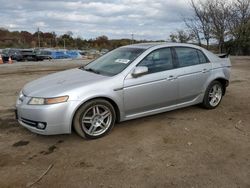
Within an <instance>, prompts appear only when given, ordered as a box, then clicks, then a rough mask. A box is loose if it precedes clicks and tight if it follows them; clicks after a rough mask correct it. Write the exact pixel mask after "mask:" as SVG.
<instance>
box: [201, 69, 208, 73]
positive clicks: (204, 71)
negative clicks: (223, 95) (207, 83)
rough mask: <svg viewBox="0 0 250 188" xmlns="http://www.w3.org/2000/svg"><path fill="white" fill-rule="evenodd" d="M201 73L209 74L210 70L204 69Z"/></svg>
mask: <svg viewBox="0 0 250 188" xmlns="http://www.w3.org/2000/svg"><path fill="white" fill-rule="evenodd" d="M201 72H202V73H206V72H209V69H203V70H202V71H201Z"/></svg>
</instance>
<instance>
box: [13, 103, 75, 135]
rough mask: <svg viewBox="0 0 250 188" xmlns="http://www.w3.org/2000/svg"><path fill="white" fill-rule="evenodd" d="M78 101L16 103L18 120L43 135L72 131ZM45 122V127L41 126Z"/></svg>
mask: <svg viewBox="0 0 250 188" xmlns="http://www.w3.org/2000/svg"><path fill="white" fill-rule="evenodd" d="M77 104H78V101H68V102H65V103H58V104H52V105H27V104H22V103H21V104H18V103H17V104H16V116H17V120H18V122H19V123H20V124H21V125H22V126H23V127H25V128H27V129H29V130H30V131H32V132H34V133H38V134H42V135H54V134H69V133H71V124H72V117H73V114H74V109H75V108H76V106H77ZM38 123H43V124H44V125H45V127H44V128H39V127H38Z"/></svg>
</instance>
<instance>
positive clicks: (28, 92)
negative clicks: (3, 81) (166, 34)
mask: <svg viewBox="0 0 250 188" xmlns="http://www.w3.org/2000/svg"><path fill="white" fill-rule="evenodd" d="M230 67H231V64H230V60H229V59H228V58H220V57H218V56H216V55H214V54H213V53H211V52H209V51H207V50H205V49H203V48H201V47H198V46H195V45H190V44H178V43H144V44H134V45H129V46H124V47H120V48H117V49H115V50H113V51H111V52H109V53H107V54H105V55H103V56H101V57H100V58H98V59H96V60H94V61H92V62H91V63H89V64H88V65H86V66H83V67H80V68H75V69H71V70H66V71H63V72H59V73H55V74H51V75H48V76H45V77H42V78H40V79H37V80H35V81H32V82H30V83H28V84H27V85H25V86H24V87H23V89H22V90H21V92H20V94H19V97H18V99H17V102H16V109H17V110H16V115H17V119H18V122H19V123H20V124H21V125H22V126H24V127H26V128H27V129H29V130H30V131H32V132H35V133H38V134H44V135H51V134H65V133H71V131H72V129H73V128H74V129H75V131H76V132H77V133H78V134H79V135H80V136H81V137H84V138H99V137H101V136H104V135H106V134H107V133H108V132H109V131H110V130H111V129H112V128H113V126H114V124H115V123H116V122H121V121H125V120H130V119H134V118H138V117H143V116H148V115H152V114H157V113H162V112H166V111H170V110H174V109H177V108H182V107H186V106H190V105H195V104H202V105H203V106H204V107H205V108H207V109H213V108H216V107H217V106H218V105H219V104H220V102H221V99H222V97H223V95H224V94H225V92H226V87H227V86H228V84H229V77H230V69H231V68H230Z"/></svg>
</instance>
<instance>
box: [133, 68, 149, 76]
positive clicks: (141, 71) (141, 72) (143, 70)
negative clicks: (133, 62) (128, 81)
mask: <svg viewBox="0 0 250 188" xmlns="http://www.w3.org/2000/svg"><path fill="white" fill-rule="evenodd" d="M147 73H148V67H146V66H138V67H135V69H134V70H133V72H132V76H133V77H134V78H137V77H139V76H142V75H144V74H147Z"/></svg>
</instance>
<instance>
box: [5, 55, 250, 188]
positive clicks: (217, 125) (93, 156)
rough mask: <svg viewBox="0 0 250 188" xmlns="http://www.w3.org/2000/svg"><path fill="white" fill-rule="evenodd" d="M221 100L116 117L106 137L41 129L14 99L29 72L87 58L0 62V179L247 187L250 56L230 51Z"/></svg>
mask: <svg viewBox="0 0 250 188" xmlns="http://www.w3.org/2000/svg"><path fill="white" fill-rule="evenodd" d="M231 60H232V65H233V67H232V79H231V83H230V86H229V88H228V90H227V93H226V95H225V96H224V98H223V101H222V103H221V104H220V106H219V107H218V108H216V109H214V110H205V109H202V108H200V107H199V106H192V107H188V108H184V109H180V110H175V111H171V112H167V113H162V114H158V115H154V116H150V117H146V118H140V119H136V120H131V121H127V122H123V123H119V124H118V125H117V126H116V127H115V128H114V129H113V131H112V132H111V133H110V134H109V135H107V136H106V137H104V138H101V139H97V140H91V141H87V140H83V139H81V138H79V137H78V136H77V135H76V134H75V133H72V134H71V135H57V136H40V135H36V134H33V133H31V132H29V131H28V130H26V129H25V128H23V127H20V126H19V125H18V124H17V122H16V121H15V119H14V114H13V107H14V104H15V100H16V97H17V94H18V92H19V91H20V89H21V88H22V87H23V85H24V84H25V83H27V82H29V81H31V80H34V79H36V78H39V77H41V76H44V75H47V74H49V73H53V72H57V71H60V70H64V69H69V68H73V67H78V66H79V65H82V64H84V63H86V62H87V61H83V60H75V61H73V60H72V61H64V60H61V61H46V62H23V63H15V64H12V65H0V86H1V87H0V151H1V152H0V177H1V178H0V187H25V186H27V185H29V184H30V183H32V182H35V181H36V180H37V179H38V178H39V176H41V175H42V174H43V173H44V172H45V171H46V169H47V168H48V167H49V166H50V165H51V164H52V165H53V167H52V168H51V169H50V170H49V171H48V173H47V174H46V175H45V176H43V178H42V179H41V180H40V181H39V182H37V183H35V184H34V185H33V187H149V188H152V187H190V188H191V187H194V188H196V187H226V188H230V187H250V92H249V90H250V74H249V71H250V57H232V58H231Z"/></svg>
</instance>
